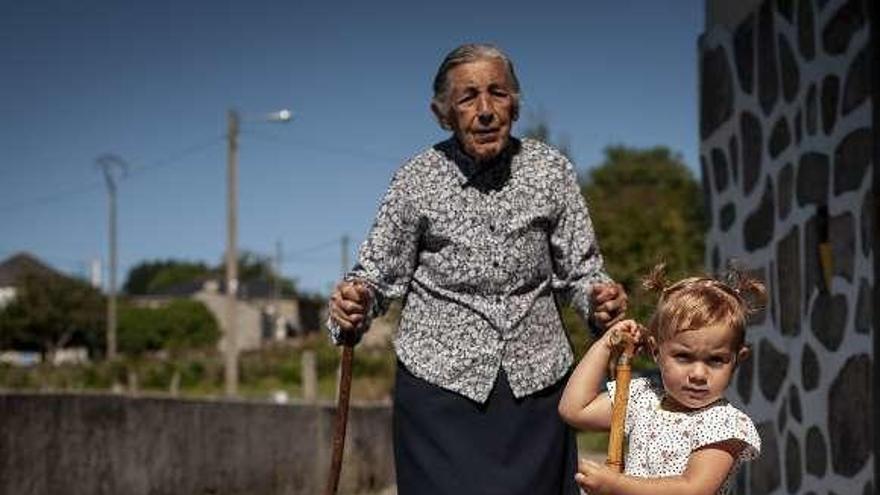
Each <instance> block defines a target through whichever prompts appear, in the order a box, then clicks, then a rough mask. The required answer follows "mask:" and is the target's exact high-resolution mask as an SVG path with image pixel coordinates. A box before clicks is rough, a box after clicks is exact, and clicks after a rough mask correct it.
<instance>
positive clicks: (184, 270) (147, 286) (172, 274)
mask: <svg viewBox="0 0 880 495" xmlns="http://www.w3.org/2000/svg"><path fill="white" fill-rule="evenodd" d="M225 272H226V264H225V261H224V260H220V263H218V265H217V266H214V267H211V266H208V265H207V264H205V263H202V262H191V261H181V260H173V259H167V260H155V261H144V262H141V263H139V264H137V265H135V266H134V267H133V268H132V269H131V270H130V271H129V273H128V278H127V279H126V281H125V285H124V286H123V290H124V291H125V293H126V294H129V295H148V294H166V293H168V292H169V291H173V290H174V288H175V287H179V286H182V285H186V284H193V283H199V282H204V281H205V280H207V279H210V278H214V279H218V280H223V278H224V274H225ZM275 276H276V273H275V270H274V268H273V267H272V263H271V261H270V259H269V258H268V257H265V256H260V255H259V254H257V253H254V252H252V251H243V252H241V254H239V257H238V280H239V282H241V283H247V282H253V281H257V280H262V281H270V280H274V277H275ZM278 284H279V289H280V292H281V295H283V296H293V295H295V294H296V287H295V285H294V283H293V281H292V280H290V279H288V278H284V277H281V278H280V279H279V280H278Z"/></svg>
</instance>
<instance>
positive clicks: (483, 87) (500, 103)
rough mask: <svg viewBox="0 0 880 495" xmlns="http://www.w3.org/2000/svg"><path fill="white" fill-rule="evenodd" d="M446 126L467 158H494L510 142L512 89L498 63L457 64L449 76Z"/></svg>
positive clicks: (513, 102) (491, 60)
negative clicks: (447, 125) (449, 128)
mask: <svg viewBox="0 0 880 495" xmlns="http://www.w3.org/2000/svg"><path fill="white" fill-rule="evenodd" d="M448 77H449V79H448V81H449V85H450V86H449V103H450V105H449V109H450V110H449V115H447V116H446V118H445V120H446V123H447V124H449V126H450V127H451V128H452V130H453V131H454V132H455V136H456V137H457V138H458V141H459V142H460V143H461V145H462V147H463V148H464V151H465V153H467V154H468V155H469V156H470V157H471V158H473V159H474V160H476V161H478V162H482V161H487V160H491V159H493V158H495V157H496V156H498V154H499V153H501V151H502V150H504V148H505V147H506V146H507V142H508V141H509V140H510V128H511V125H512V124H513V121H514V120H515V116H514V113H515V108H514V106H515V104H516V102H515V101H514V96H513V88H512V87H511V83H510V81H509V80H508V77H507V69H506V67H505V65H504V62H503V61H501V60H500V59H495V58H492V59H484V60H477V61H474V62H469V63H465V64H461V65H459V66H456V67H454V68H453V69H452V70H451V71H450V72H449V76H448Z"/></svg>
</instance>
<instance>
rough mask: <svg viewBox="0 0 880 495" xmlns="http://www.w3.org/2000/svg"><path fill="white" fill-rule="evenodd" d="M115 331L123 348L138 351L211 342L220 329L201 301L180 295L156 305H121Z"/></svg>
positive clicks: (139, 353) (215, 339)
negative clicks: (169, 301) (149, 306)
mask: <svg viewBox="0 0 880 495" xmlns="http://www.w3.org/2000/svg"><path fill="white" fill-rule="evenodd" d="M118 335H119V337H118V338H119V348H120V350H121V351H122V352H125V353H128V354H132V355H141V354H143V353H145V352H149V351H157V350H160V349H165V350H169V351H172V352H178V351H181V350H184V349H195V348H200V347H206V346H213V345H214V344H216V343H217V340H218V339H219V338H220V329H219V327H218V325H217V321H216V320H215V319H214V316H213V315H212V314H211V312H210V311H208V308H206V307H205V305H204V304H202V303H201V302H199V301H193V300H188V299H179V300H175V301H172V302H171V303H169V304H168V305H166V306H163V307H160V308H155V309H153V308H141V307H134V306H129V305H123V306H122V307H121V308H120V311H119V327H118Z"/></svg>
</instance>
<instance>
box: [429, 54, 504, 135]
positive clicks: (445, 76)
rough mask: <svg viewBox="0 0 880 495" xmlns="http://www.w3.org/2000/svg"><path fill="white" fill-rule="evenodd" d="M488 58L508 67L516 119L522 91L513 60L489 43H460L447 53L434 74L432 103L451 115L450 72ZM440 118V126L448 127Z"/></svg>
mask: <svg viewBox="0 0 880 495" xmlns="http://www.w3.org/2000/svg"><path fill="white" fill-rule="evenodd" d="M486 59H499V60H501V61H502V62H504V67H505V68H506V69H507V78H508V80H509V81H510V84H511V86H512V87H511V89H512V90H513V94H512V96H513V116H514V119H516V118H517V117H518V116H519V96H520V91H519V79H517V77H516V72H515V71H514V70H513V61H512V60H510V57H508V56H507V54H505V53H504V52H502V51H501V50H500V49H499V48H498V47H496V46H495V45H491V44H488V43H467V44H464V45H460V46H459V47H457V48H455V49H454V50H452V51H451V52H449V54H447V55H446V58H444V59H443V63H441V64H440V68H438V69H437V75H436V76H434V97H433V98H431V104H432V105H434V106H436V108H438V109H439V111H440V113H441V114H443V115H449V109H450V103H449V89H450V88H449V72H450V71H451V70H452V69H454V68H455V67H457V66H459V65H461V64H466V63H470V62H476V61H478V60H486ZM438 119H439V117H438ZM439 120H440V126H441V127H443V128H444V129H448V123H447V122H443V120H442V119H439Z"/></svg>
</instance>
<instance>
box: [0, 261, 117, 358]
mask: <svg viewBox="0 0 880 495" xmlns="http://www.w3.org/2000/svg"><path fill="white" fill-rule="evenodd" d="M104 311H105V305H104V297H103V296H102V295H101V293H100V292H98V291H97V290H96V289H94V288H92V287H91V286H90V285H88V284H87V283H85V282H83V281H81V280H76V279H73V278H69V277H64V276H61V275H57V274H45V273H36V272H30V273H26V274H25V275H23V276H22V277H20V278H19V279H18V281H17V284H16V293H15V298H14V299H13V300H12V301H11V302H10V303H9V304H7V305H6V306H5V307H3V309H2V310H0V343H2V344H3V346H4V347H10V348H13V349H20V350H34V351H38V352H40V354H41V355H42V356H43V360H44V361H48V362H52V360H53V357H54V354H55V352H56V351H57V350H58V349H61V348H63V347H66V346H69V345H81V346H85V347H87V348H88V349H89V352H90V353H91V354H94V353H97V352H100V351H101V350H102V349H103V342H104V316H105V314H104Z"/></svg>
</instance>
